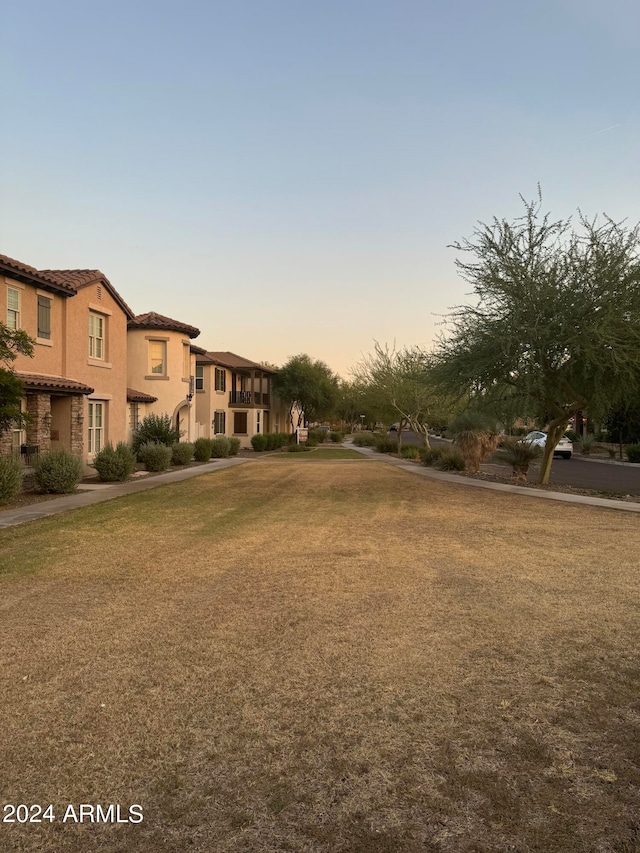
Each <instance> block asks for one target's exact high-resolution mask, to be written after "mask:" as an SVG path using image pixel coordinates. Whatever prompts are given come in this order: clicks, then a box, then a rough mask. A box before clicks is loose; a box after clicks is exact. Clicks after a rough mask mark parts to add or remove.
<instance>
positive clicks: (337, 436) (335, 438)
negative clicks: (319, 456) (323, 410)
mask: <svg viewBox="0 0 640 853" xmlns="http://www.w3.org/2000/svg"><path fill="white" fill-rule="evenodd" d="M329 438H330V439H331V441H332V442H333V443H334V444H338V442H339V441H342V433H341V432H338V431H337V430H335V429H332V430H331V432H330V433H329Z"/></svg>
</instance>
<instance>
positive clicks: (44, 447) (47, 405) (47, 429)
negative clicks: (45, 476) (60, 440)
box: [27, 394, 51, 453]
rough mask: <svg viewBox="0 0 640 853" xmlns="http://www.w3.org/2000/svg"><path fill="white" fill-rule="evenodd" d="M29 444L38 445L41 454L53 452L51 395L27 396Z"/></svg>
mask: <svg viewBox="0 0 640 853" xmlns="http://www.w3.org/2000/svg"><path fill="white" fill-rule="evenodd" d="M27 413H28V414H29V416H30V418H31V420H30V421H28V422H27V444H37V445H38V446H39V447H40V453H47V452H48V451H49V450H51V395H50V394H27Z"/></svg>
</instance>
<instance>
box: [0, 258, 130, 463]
mask: <svg viewBox="0 0 640 853" xmlns="http://www.w3.org/2000/svg"><path fill="white" fill-rule="evenodd" d="M0 276H2V281H1V285H2V286H1V287H0V316H1V317H2V318H3V322H4V323H5V324H6V325H7V326H8V327H9V328H12V329H23V330H24V331H25V332H26V333H27V334H28V335H29V336H30V337H32V338H33V339H34V340H35V346H34V356H33V358H29V357H28V356H24V355H20V356H18V358H17V360H16V361H15V362H14V363H13V369H14V370H15V372H16V374H17V375H18V376H19V377H20V378H21V379H22V380H23V382H24V386H25V401H24V411H25V412H26V413H27V414H28V415H29V422H28V423H27V424H26V426H25V427H24V428H23V429H15V430H13V431H12V432H11V433H10V434H5V435H3V436H2V437H1V438H0V451H1V452H3V453H6V452H14V453H16V452H19V451H20V449H22V450H23V452H25V455H27V456H28V455H29V454H30V453H36V452H39V453H45V452H47V451H48V450H52V449H56V448H65V449H67V450H69V451H71V452H72V453H75V454H77V455H79V456H81V458H82V459H83V461H84V463H85V465H87V466H88V464H89V463H90V462H91V461H92V459H93V457H94V456H95V454H96V453H97V452H98V451H99V450H100V449H101V448H102V447H103V446H104V444H105V443H106V442H107V441H112V442H113V443H117V442H118V441H125V440H126V438H127V408H126V393H127V385H126V379H127V373H126V347H127V322H128V320H129V319H130V318H132V317H133V313H132V311H131V309H130V308H129V307H128V306H127V305H126V303H125V302H124V300H123V299H122V297H121V296H120V295H119V294H118V292H117V291H116V290H115V288H114V287H113V286H112V285H111V283H110V282H109V280H108V279H107V278H106V276H105V275H104V274H103V273H102V272H100V270H37V269H35V268H34V267H30V266H28V265H26V264H23V263H21V262H20V261H16V260H14V259H12V258H7V257H6V256H0ZM25 448H26V451H25Z"/></svg>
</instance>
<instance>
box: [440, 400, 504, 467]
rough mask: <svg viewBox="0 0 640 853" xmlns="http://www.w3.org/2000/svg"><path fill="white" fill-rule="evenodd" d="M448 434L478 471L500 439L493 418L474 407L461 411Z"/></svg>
mask: <svg viewBox="0 0 640 853" xmlns="http://www.w3.org/2000/svg"><path fill="white" fill-rule="evenodd" d="M448 434H449V435H452V436H453V437H454V439H455V442H456V445H457V446H458V448H459V451H460V453H461V454H462V456H463V457H464V459H465V461H466V462H467V464H468V465H469V468H470V469H471V470H472V471H476V472H477V471H479V470H480V465H481V463H482V462H484V461H485V459H488V458H489V456H490V455H491V454H492V453H493V451H494V450H495V449H496V447H497V446H498V441H499V436H498V432H497V428H496V425H495V424H494V423H493V422H492V419H491V418H490V417H489V416H488V415H485V414H484V413H483V412H479V411H476V410H474V409H467V410H466V411H464V412H461V413H460V414H459V415H458V416H457V417H456V419H455V420H454V421H453V423H451V425H450V426H449V430H448ZM453 470H455V469H453Z"/></svg>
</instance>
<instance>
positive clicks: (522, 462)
mask: <svg viewBox="0 0 640 853" xmlns="http://www.w3.org/2000/svg"><path fill="white" fill-rule="evenodd" d="M542 453H543V450H542V447H540V446H539V445H538V444H532V443H531V442H530V441H518V440H517V439H516V438H505V439H504V440H503V442H502V447H500V449H499V450H496V452H495V453H494V454H493V458H494V459H498V460H499V461H500V462H507V463H508V464H509V465H511V472H512V474H513V476H514V477H515V478H516V480H523V481H524V480H526V479H527V473H528V472H529V465H530V464H531V463H532V462H535V460H536V459H539V458H540V457H541V456H542Z"/></svg>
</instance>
